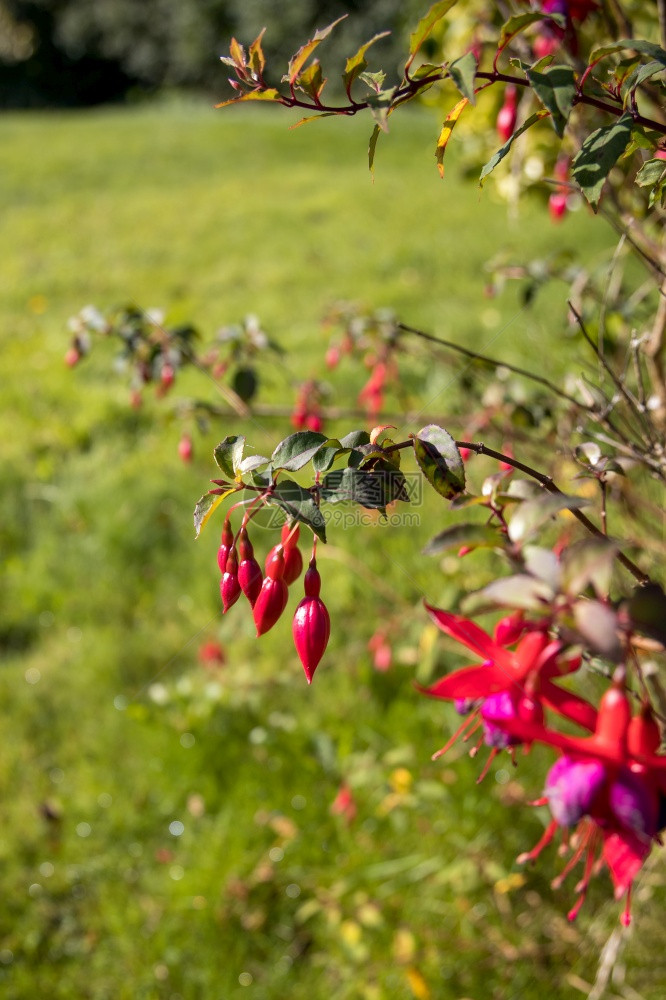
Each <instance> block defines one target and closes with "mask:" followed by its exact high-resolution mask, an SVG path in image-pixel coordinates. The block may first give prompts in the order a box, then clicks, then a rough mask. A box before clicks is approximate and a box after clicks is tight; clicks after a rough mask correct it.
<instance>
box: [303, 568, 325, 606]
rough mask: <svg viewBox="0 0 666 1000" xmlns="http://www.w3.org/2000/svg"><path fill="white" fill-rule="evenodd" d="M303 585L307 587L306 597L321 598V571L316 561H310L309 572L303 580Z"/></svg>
mask: <svg viewBox="0 0 666 1000" xmlns="http://www.w3.org/2000/svg"><path fill="white" fill-rule="evenodd" d="M303 585H304V587H305V596H306V597H319V591H320V590H321V577H320V575H319V570H318V569H317V563H316V562H315V560H314V559H311V560H310V565H309V567H308V571H307V573H306V574H305V577H304V579H303Z"/></svg>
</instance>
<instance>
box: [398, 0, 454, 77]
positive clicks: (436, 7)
mask: <svg viewBox="0 0 666 1000" xmlns="http://www.w3.org/2000/svg"><path fill="white" fill-rule="evenodd" d="M456 3H457V0H439V3H435V4H433V5H432V7H431V8H430V10H429V11H428V13H427V14H424V16H423V17H422V18H421V20H420V21H419V23H418V24H417V25H416V28H415V29H414V31H413V32H412V34H411V35H410V38H409V59H408V60H407V65H406V67H405V69H409V67H410V66H411V64H412V63H413V61H414V57H415V56H416V54H417V52H418V51H419V49H420V48H421V46H422V45H423V43H424V42H425V40H426V38H427V37H428V35H430V34H431V32H432V30H433V28H434V27H435V25H436V24H438V22H439V21H441V20H442V18H443V17H445V16H446V15H447V14H448V12H449V11H450V10H451V8H452V7H454V6H455V4H456Z"/></svg>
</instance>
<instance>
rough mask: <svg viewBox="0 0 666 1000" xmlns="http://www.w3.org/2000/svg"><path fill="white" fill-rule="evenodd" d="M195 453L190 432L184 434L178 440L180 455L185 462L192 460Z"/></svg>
mask: <svg viewBox="0 0 666 1000" xmlns="http://www.w3.org/2000/svg"><path fill="white" fill-rule="evenodd" d="M193 454H194V448H193V446H192V438H191V437H190V435H189V434H183V436H182V438H181V439H180V441H179V442H178V455H179V456H180V458H181V460H182V461H183V462H191V461H192V456H193Z"/></svg>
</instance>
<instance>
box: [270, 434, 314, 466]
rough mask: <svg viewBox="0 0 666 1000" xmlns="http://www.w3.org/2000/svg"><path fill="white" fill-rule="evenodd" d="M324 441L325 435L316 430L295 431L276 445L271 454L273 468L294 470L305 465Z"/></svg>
mask: <svg viewBox="0 0 666 1000" xmlns="http://www.w3.org/2000/svg"><path fill="white" fill-rule="evenodd" d="M326 441H328V438H327V437H326V435H325V434H320V433H319V432H318V431H296V433H295V434H290V435H289V437H286V438H285V439H284V441H280V443H279V444H278V445H277V447H276V449H275V451H274V452H273V454H272V455H271V465H272V466H273V469H288V470H289V471H290V472H296V470H297V469H302V468H303V466H304V465H307V463H308V462H309V461H310V459H311V458H313V456H314V455H315V454H316V452H317V451H319V448H320V447H321V446H322V444H324V443H325V442H326Z"/></svg>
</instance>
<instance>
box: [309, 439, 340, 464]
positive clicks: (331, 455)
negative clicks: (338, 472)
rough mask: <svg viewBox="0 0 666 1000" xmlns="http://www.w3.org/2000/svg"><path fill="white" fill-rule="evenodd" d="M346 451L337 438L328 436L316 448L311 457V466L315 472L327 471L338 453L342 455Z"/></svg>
mask: <svg viewBox="0 0 666 1000" xmlns="http://www.w3.org/2000/svg"><path fill="white" fill-rule="evenodd" d="M346 451H348V449H347V448H343V447H342V445H341V444H340V442H339V441H338V439H337V438H329V440H328V441H325V442H324V444H322V445H321V447H320V448H318V449H317V451H316V453H315V455H314V457H313V459H312V468H313V469H314V471H315V472H327V471H328V470H329V469H330V467H331V466H332V465H333V462H334V461H335V460H336V458H337V457H338V455H343V454H344V453H345V452H346Z"/></svg>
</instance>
